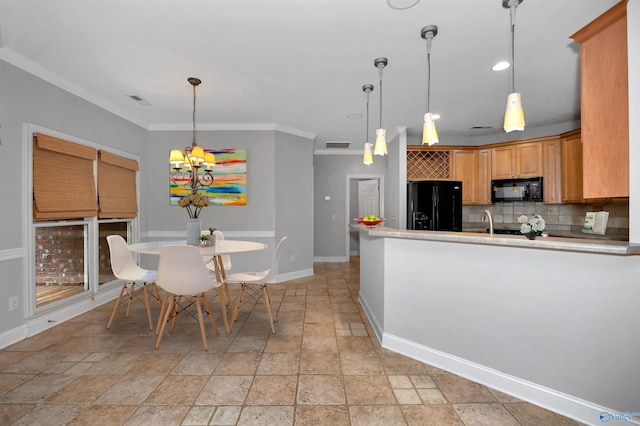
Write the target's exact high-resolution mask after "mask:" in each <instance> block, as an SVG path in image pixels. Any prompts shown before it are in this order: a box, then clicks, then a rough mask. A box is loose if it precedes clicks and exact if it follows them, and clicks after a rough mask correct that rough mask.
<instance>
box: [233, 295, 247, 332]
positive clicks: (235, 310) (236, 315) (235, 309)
mask: <svg viewBox="0 0 640 426" xmlns="http://www.w3.org/2000/svg"><path fill="white" fill-rule="evenodd" d="M245 286H246V284H242V285H240V294H239V295H238V299H237V300H236V306H235V308H233V314H232V315H231V325H230V327H231V328H233V323H234V322H235V321H236V320H237V319H238V312H239V311H240V304H241V303H242V295H243V293H244V287H245Z"/></svg>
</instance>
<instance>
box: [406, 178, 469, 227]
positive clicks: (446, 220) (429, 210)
mask: <svg viewBox="0 0 640 426" xmlns="http://www.w3.org/2000/svg"><path fill="white" fill-rule="evenodd" d="M407 229H412V230H428V231H458V232H461V231H462V182H458V181H450V180H429V181H421V182H407Z"/></svg>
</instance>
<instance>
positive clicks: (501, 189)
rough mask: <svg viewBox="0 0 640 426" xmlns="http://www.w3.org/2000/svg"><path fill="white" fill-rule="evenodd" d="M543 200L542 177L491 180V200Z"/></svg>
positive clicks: (494, 201) (493, 201)
mask: <svg viewBox="0 0 640 426" xmlns="http://www.w3.org/2000/svg"><path fill="white" fill-rule="evenodd" d="M504 201H542V178H541V177H534V178H528V179H496V180H492V181H491V202H492V203H496V202H504Z"/></svg>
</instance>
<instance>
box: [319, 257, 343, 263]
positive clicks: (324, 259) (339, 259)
mask: <svg viewBox="0 0 640 426" xmlns="http://www.w3.org/2000/svg"><path fill="white" fill-rule="evenodd" d="M313 261H314V262H325V263H329V262H333V263H335V262H349V261H350V259H349V256H315V257H314V258H313Z"/></svg>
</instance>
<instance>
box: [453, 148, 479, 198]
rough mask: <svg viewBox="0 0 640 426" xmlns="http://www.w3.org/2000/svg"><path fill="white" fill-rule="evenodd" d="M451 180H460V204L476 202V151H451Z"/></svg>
mask: <svg viewBox="0 0 640 426" xmlns="http://www.w3.org/2000/svg"><path fill="white" fill-rule="evenodd" d="M452 159H453V169H452V171H453V173H452V177H453V180H459V181H462V204H463V205H474V204H477V195H478V189H477V185H478V151H477V149H456V150H454V151H453V157H452Z"/></svg>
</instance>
